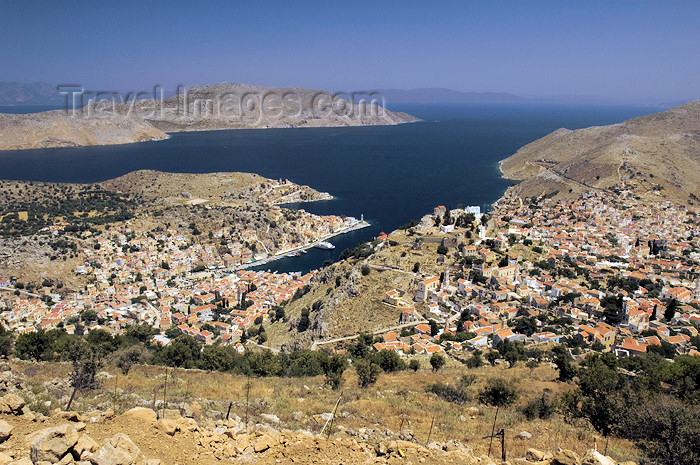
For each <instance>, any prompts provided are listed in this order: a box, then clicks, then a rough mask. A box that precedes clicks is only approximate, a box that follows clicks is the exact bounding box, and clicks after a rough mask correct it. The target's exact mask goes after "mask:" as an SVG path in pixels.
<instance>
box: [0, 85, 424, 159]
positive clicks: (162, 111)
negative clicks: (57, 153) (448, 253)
mask: <svg viewBox="0 0 700 465" xmlns="http://www.w3.org/2000/svg"><path fill="white" fill-rule="evenodd" d="M114 100H115V101H107V100H101V101H99V102H92V103H90V104H88V105H87V106H86V107H84V108H82V109H81V110H79V111H78V112H77V114H76V115H73V113H72V112H70V113H69V112H66V111H51V112H42V113H34V114H29V115H7V114H0V150H16V149H28V148H43V147H63V146H82V145H109V144H123V143H129V142H140V141H145V140H159V139H164V138H166V137H167V136H166V134H165V133H166V132H180V131H202V130H213V129H254V128H285V127H320V126H374V125H394V124H400V123H406V122H411V121H416V118H414V117H413V116H411V115H408V114H406V113H396V112H391V111H389V110H386V109H384V108H383V107H381V106H379V105H378V104H371V103H366V104H365V103H355V104H353V103H350V101H349V100H346V99H343V98H341V96H335V95H333V94H331V93H329V92H327V91H323V90H308V89H302V88H300V87H292V88H278V87H262V86H252V85H248V84H232V83H229V82H223V83H219V84H213V85H205V86H196V87H191V88H189V89H186V90H185V91H184V92H182V93H180V94H179V95H176V96H173V97H170V98H168V99H165V100H162V101H160V100H157V101H154V99H150V100H148V99H146V100H134V99H131V100H129V99H125V100H126V102H125V103H121V101H120V98H119V97H115V99H114ZM366 100H368V101H370V100H371V99H370V98H369V97H368V98H367V99H366Z"/></svg>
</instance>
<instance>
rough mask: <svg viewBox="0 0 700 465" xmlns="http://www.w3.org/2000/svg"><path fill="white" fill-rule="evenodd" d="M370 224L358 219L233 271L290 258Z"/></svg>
mask: <svg viewBox="0 0 700 465" xmlns="http://www.w3.org/2000/svg"><path fill="white" fill-rule="evenodd" d="M370 226H372V225H371V224H370V223H368V222H367V221H357V222H356V223H353V224H352V225H350V226H348V227H343V228H340V229H338V230H337V231H333V232H332V233H328V234H326V235H324V236H321V237H320V238H319V239H318V240H317V241H314V242H311V243H309V244H304V245H300V246H297V247H294V248H291V249H285V250H279V251H277V252H275V254H274V255H268V256H267V257H266V258H264V259H262V260H258V261H254V262H250V263H246V264H244V265H240V266H238V267H236V268H234V269H233V270H232V272H236V271H239V270H245V269H248V268H253V267H256V266H262V265H266V264H268V263H272V262H274V261H276V260H279V259H282V258H288V257H287V254H289V253H294V252H301V251H303V250H308V249H311V248H313V247H314V246H316V244H318V243H319V242H323V241H327V240H328V239H330V238H332V237H335V236H340V235H341V234H346V233H349V232H352V231H357V230H359V229H364V228H368V227H370Z"/></svg>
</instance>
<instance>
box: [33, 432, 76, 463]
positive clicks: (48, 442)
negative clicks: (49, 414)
mask: <svg viewBox="0 0 700 465" xmlns="http://www.w3.org/2000/svg"><path fill="white" fill-rule="evenodd" d="M79 437H80V435H79V434H78V431H76V429H75V428H74V427H73V426H71V425H61V426H56V427H54V428H46V429H43V430H40V431H38V432H37V433H36V434H35V435H34V437H33V440H32V442H31V457H32V461H33V462H34V463H36V462H42V461H44V462H51V463H56V462H58V461H59V460H61V458H63V456H64V455H66V453H67V452H68V450H69V449H70V448H72V447H73V446H75V445H76V444H77V442H78V438H79Z"/></svg>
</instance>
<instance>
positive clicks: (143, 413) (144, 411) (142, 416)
mask: <svg viewBox="0 0 700 465" xmlns="http://www.w3.org/2000/svg"><path fill="white" fill-rule="evenodd" d="M122 417H128V418H133V419H134V420H140V421H144V422H146V423H155V421H156V420H157V419H158V416H157V415H156V412H154V411H153V410H151V409H150V408H143V407H134V408H132V409H131V410H127V411H126V412H124V413H123V414H122Z"/></svg>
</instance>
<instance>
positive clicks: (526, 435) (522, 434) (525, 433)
mask: <svg viewBox="0 0 700 465" xmlns="http://www.w3.org/2000/svg"><path fill="white" fill-rule="evenodd" d="M518 437H519V438H520V439H532V433H530V432H528V431H521V432H520V434H518Z"/></svg>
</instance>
